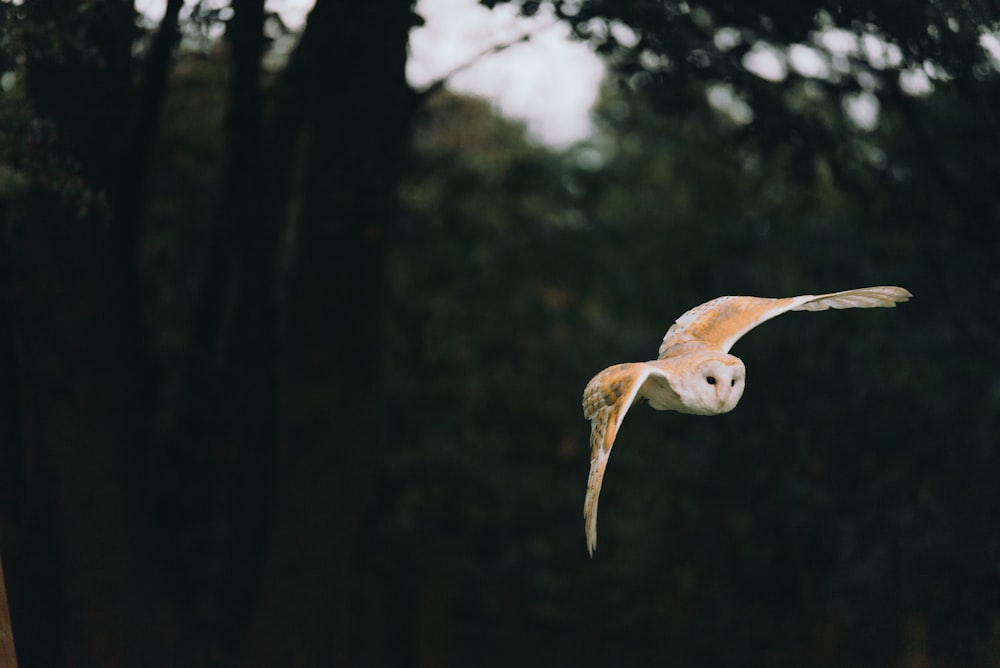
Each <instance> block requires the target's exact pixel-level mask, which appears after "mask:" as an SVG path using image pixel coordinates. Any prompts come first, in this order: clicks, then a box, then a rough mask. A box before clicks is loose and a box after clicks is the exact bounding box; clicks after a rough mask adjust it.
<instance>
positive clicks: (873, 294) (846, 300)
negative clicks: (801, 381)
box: [659, 285, 912, 359]
mask: <svg viewBox="0 0 1000 668" xmlns="http://www.w3.org/2000/svg"><path fill="white" fill-rule="evenodd" d="M911 296H912V295H911V294H910V293H909V291H907V290H904V289H903V288H899V287H895V286H889V285H882V286H877V287H873V288H858V289H856V290H844V291H843V292H831V293H829V294H825V295H801V296H799V297H785V298H784V299H765V298H762V297H719V298H718V299H713V300H712V301H709V302H705V303H704V304H702V305H701V306H696V307H694V308H693V309H691V310H690V311H688V312H687V313H685V314H684V315H682V316H681V317H679V318H677V321H676V322H675V323H674V325H673V326H672V327H671V328H670V329H668V330H667V333H666V334H665V335H664V337H663V343H662V344H660V351H659V359H665V358H668V357H672V356H674V355H677V354H680V353H683V352H687V351H690V350H692V349H693V348H710V349H714V350H719V351H722V352H724V353H726V352H729V349H730V348H732V347H733V344H734V343H736V341H738V340H739V339H740V337H741V336H743V335H744V334H746V333H747V332H749V331H750V330H751V329H753V328H754V327H756V326H757V325H759V324H761V323H763V322H766V321H768V320H770V319H771V318H773V317H775V316H778V315H781V314H782V313H785V312H786V311H825V310H826V309H829V308H835V309H843V308H892V307H894V306H895V305H896V304H897V303H899V302H905V301H906V300H908V299H909V298H910V297H911Z"/></svg>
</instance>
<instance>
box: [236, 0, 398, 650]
mask: <svg viewBox="0 0 1000 668" xmlns="http://www.w3.org/2000/svg"><path fill="white" fill-rule="evenodd" d="M413 19H414V16H413V14H412V2H410V0H396V1H395V2H391V3H358V2H339V1H331V0H320V1H319V2H318V3H317V5H316V7H315V9H314V10H313V12H312V14H311V15H310V17H309V23H308V26H307V28H306V31H305V33H304V35H303V38H302V41H301V43H300V45H299V47H298V49H297V51H296V53H295V54H294V56H293V60H292V62H291V63H290V66H289V70H288V72H287V73H286V81H285V86H287V88H286V89H285V90H286V92H287V94H289V95H292V96H293V97H294V99H295V100H296V101H297V104H298V105H299V106H298V109H299V110H300V113H301V122H302V125H301V135H300V140H301V143H300V146H301V147H302V152H303V156H302V159H303V160H304V168H303V174H304V178H303V181H302V183H301V184H300V186H301V213H300V216H299V218H298V220H297V221H296V229H295V245H294V251H293V254H292V260H291V267H292V268H291V277H290V281H289V288H288V299H287V318H286V321H285V323H284V324H285V330H284V332H283V334H284V338H283V341H284V348H283V350H284V354H283V372H282V376H281V381H280V388H281V393H280V399H279V416H280V417H279V443H280V446H279V448H278V450H277V458H276V460H275V476H276V482H275V487H274V495H275V496H274V502H273V504H272V508H271V515H270V517H269V520H268V526H269V534H268V540H269V542H268V546H267V552H266V559H265V564H264V572H263V578H262V581H261V591H260V598H259V602H258V604H257V606H256V618H255V623H254V626H253V628H252V636H251V638H250V642H249V644H248V653H247V665H259V666H271V665H277V664H281V665H288V666H316V665H338V666H352V665H365V664H370V663H372V662H373V661H372V659H371V656H370V655H369V654H367V649H368V648H367V647H366V643H365V636H366V635H367V634H366V631H365V629H364V628H362V626H363V621H362V617H363V615H362V604H361V603H360V602H361V601H362V600H363V599H364V598H365V595H364V591H363V586H364V584H363V583H364V582H365V580H366V573H368V572H369V571H368V570H367V569H368V567H369V565H370V564H371V559H370V557H371V556H372V555H370V554H369V553H366V552H365V549H364V548H363V547H361V544H362V542H363V539H364V533H365V530H366V524H368V523H369V521H370V519H371V518H370V516H369V515H370V508H371V504H370V501H371V490H372V485H373V483H374V481H373V479H372V477H373V466H372V465H373V461H374V460H373V458H374V457H375V456H376V454H377V452H378V449H379V448H380V447H381V443H380V438H379V424H378V418H379V416H378V415H377V408H376V407H377V402H376V396H377V386H376V376H377V369H378V363H379V326H380V315H381V311H382V306H383V283H384V278H383V268H384V259H385V239H386V228H387V226H388V225H390V223H391V221H392V219H393V217H394V216H395V214H396V202H397V189H398V186H399V180H400V175H401V171H402V163H403V160H404V158H405V155H406V152H407V148H408V145H409V134H410V127H411V119H412V113H413V97H412V93H411V91H410V89H409V88H408V86H407V84H406V80H405V75H404V67H405V63H406V45H407V38H408V32H409V29H410V27H411V26H412V25H413ZM376 633H377V631H376Z"/></svg>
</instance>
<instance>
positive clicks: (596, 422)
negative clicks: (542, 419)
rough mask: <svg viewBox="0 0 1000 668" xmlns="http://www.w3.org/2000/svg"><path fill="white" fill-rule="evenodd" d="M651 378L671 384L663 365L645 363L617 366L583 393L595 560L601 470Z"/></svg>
mask: <svg viewBox="0 0 1000 668" xmlns="http://www.w3.org/2000/svg"><path fill="white" fill-rule="evenodd" d="M650 376H658V377H662V378H665V379H666V380H667V382H668V383H669V382H670V378H669V376H668V374H667V371H666V370H665V369H664V368H662V365H657V364H652V363H648V362H636V363H626V364H616V365H615V366H611V367H608V368H607V369H605V370H604V371H602V372H600V373H599V374H597V375H596V376H594V377H593V378H592V379H591V381H590V382H589V383H587V387H586V389H584V391H583V416H584V417H585V418H586V419H588V420H590V476H589V478H588V479H587V496H586V499H585V500H584V503H583V518H584V525H585V527H586V531H587V550H588V551H589V552H590V556H594V549H595V548H596V547H597V498H598V497H599V496H600V494H601V483H602V481H603V480H604V469H605V468H607V466H608V458H609V457H610V456H611V447H612V446H613V445H614V444H615V437H616V436H617V435H618V429H619V428H620V427H621V424H622V420H624V419H625V414H626V413H628V409H629V408H631V407H632V404H633V403H634V402H635V399H636V397H637V396H638V395H639V392H640V390H641V389H642V386H643V384H644V383H645V382H646V381H647V380H649V378H650Z"/></svg>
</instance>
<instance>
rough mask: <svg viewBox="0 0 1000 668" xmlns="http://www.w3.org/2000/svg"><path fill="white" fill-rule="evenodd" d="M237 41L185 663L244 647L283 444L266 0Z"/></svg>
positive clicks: (190, 430)
mask: <svg viewBox="0 0 1000 668" xmlns="http://www.w3.org/2000/svg"><path fill="white" fill-rule="evenodd" d="M233 9H234V15H233V18H232V19H231V20H230V21H229V23H228V24H227V33H226V38H227V41H228V43H229V45H230V54H231V63H230V70H229V107H228V111H227V121H226V165H225V173H224V177H223V184H222V197H221V206H220V212H219V226H218V228H217V230H216V231H215V234H214V237H213V240H212V247H211V249H210V252H209V260H208V269H207V272H206V279H205V283H204V286H203V293H202V297H201V303H200V304H199V307H198V309H197V312H196V316H195V323H194V334H193V338H192V341H193V356H192V358H191V363H190V367H189V369H188V373H187V378H186V379H185V385H186V389H185V391H184V393H183V400H184V402H185V405H184V407H183V409H182V410H183V414H184V424H183V426H182V433H181V434H180V437H182V438H184V439H187V440H189V441H190V440H193V441H195V442H196V443H198V444H199V446H198V449H199V450H202V451H205V452H212V453H213V455H212V456H211V457H210V458H208V459H209V463H207V464H206V463H205V462H203V463H202V464H201V466H202V467H204V466H206V465H207V466H208V468H209V469H210V470H209V471H207V475H206V476H204V477H205V478H207V479H208V480H209V481H210V485H211V486H212V489H211V490H207V493H206V494H205V497H204V498H205V499H206V500H214V501H212V502H211V503H214V504H219V505H217V506H215V507H209V508H206V509H205V512H204V514H203V516H204V517H213V518H218V519H217V520H216V521H218V522H219V524H218V525H217V526H214V527H212V530H211V531H210V532H209V533H210V534H211V535H224V536H226V539H225V540H224V541H223V544H221V545H208V546H206V552H207V553H209V554H212V552H213V551H217V553H216V554H212V560H213V563H215V564H216V569H217V570H216V571H215V572H214V573H212V580H211V582H209V583H206V584H205V585H203V589H204V591H203V592H202V594H201V596H200V597H201V598H202V599H204V600H203V602H202V603H196V605H195V610H194V611H193V614H192V615H191V617H190V619H189V622H190V623H189V625H188V633H189V637H188V638H187V639H186V649H185V652H186V656H187V658H186V660H185V661H186V664H187V665H193V666H197V665H208V664H213V665H214V664H216V663H217V662H218V661H219V658H218V657H219V656H223V657H230V656H231V654H232V653H233V652H234V651H239V650H241V649H242V646H243V644H244V643H245V633H246V631H247V627H248V624H249V619H250V611H251V605H252V603H253V594H254V591H255V589H254V586H253V583H256V582H257V580H258V577H259V568H260V560H261V557H262V550H263V531H264V527H263V524H264V522H263V520H262V518H263V517H264V516H265V514H266V513H265V508H266V507H267V504H268V502H269V500H270V494H269V489H270V485H271V483H272V480H271V478H270V476H269V471H270V469H269V467H270V464H271V462H272V461H273V450H274V439H275V413H276V410H275V401H276V400H275V392H276V389H275V386H276V369H275V362H276V356H277V351H276V348H277V342H276V336H277V331H276V302H275V298H276V289H275V287H276V286H275V278H276V262H277V257H278V241H277V236H278V230H279V229H280V228H279V224H278V222H279V221H278V217H279V213H280V210H281V208H280V207H279V206H276V205H275V201H274V199H273V197H272V194H273V192H274V189H275V188H276V186H272V185H271V183H270V182H269V181H268V180H266V179H264V178H263V171H264V161H263V142H262V136H263V124H262V106H263V105H262V92H261V82H260V78H261V58H262V56H263V53H264V49H265V46H266V42H265V37H264V0H235V1H234V2H233Z"/></svg>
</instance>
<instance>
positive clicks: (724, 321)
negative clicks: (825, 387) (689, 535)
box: [583, 286, 912, 556]
mask: <svg viewBox="0 0 1000 668" xmlns="http://www.w3.org/2000/svg"><path fill="white" fill-rule="evenodd" d="M911 296H912V295H911V294H910V293H909V292H908V291H907V290H904V289H903V288H898V287H894V286H879V287H874V288H858V289H857V290H845V291H843V292H831V293H830V294H826V295H801V296H799V297H786V298H784V299H764V298H761V297H719V298H718V299H713V300H712V301H709V302H705V303H704V304H702V305H701V306H696V307H695V308H693V309H691V310H690V311H688V312H687V313H685V314H684V315H682V316H681V317H679V318H678V319H677V321H676V322H675V323H674V324H673V326H671V327H670V329H668V330H667V333H666V334H665V335H664V337H663V343H661V344H660V351H659V356H658V357H657V359H655V360H652V361H650V362H629V363H626V364H616V365H614V366H610V367H608V368H607V369H605V370H604V371H602V372H600V373H599V374H597V375H596V376H594V377H593V378H592V379H591V381H590V382H589V383H587V387H586V389H584V391H583V415H584V417H585V418H586V419H588V420H590V447H591V455H590V477H589V479H588V480H587V497H586V499H585V500H584V505H583V517H584V523H585V526H586V531H587V549H588V550H589V551H590V555H591V556H593V555H594V549H595V548H596V547H597V497H598V496H599V495H600V493H601V481H602V480H603V479H604V469H605V467H607V465H608V457H610V456H611V446H613V445H614V443H615V436H616V435H617V434H618V429H619V428H620V427H621V424H622V420H624V419H625V414H626V413H627V412H628V409H629V408H631V406H632V404H633V403H634V402H635V401H636V400H637V399H646V400H647V401H648V402H649V405H650V406H652V407H653V408H654V409H656V410H658V411H678V412H680V413H691V414H694V415H720V414H722V413H728V412H729V411H731V410H733V408H735V407H736V404H737V403H738V402H739V400H740V397H742V396H743V385H744V382H745V380H746V368H745V367H744V366H743V362H742V361H741V360H740V359H739V358H738V357H734V356H732V355H730V354H729V349H730V348H732V347H733V344H734V343H736V341H737V340H739V338H740V337H741V336H743V335H744V334H746V333H747V332H749V331H750V330H751V329H753V328H754V327H756V326H757V325H759V324H761V323H762V322H765V321H767V320H770V319H771V318H773V317H775V316H777V315H781V314H782V313H784V312H785V311H825V310H826V309H829V308H836V309H841V308H877V307H881V308H892V307H894V306H895V305H896V303H897V302H905V301H906V300H908V299H909V298H910V297H911Z"/></svg>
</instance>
